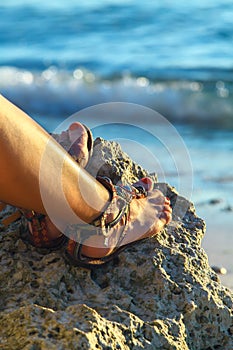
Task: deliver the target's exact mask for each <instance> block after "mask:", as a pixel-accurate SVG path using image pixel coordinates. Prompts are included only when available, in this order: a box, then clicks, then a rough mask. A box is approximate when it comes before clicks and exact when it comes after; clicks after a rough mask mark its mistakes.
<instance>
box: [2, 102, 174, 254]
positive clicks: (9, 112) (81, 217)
mask: <svg viewBox="0 0 233 350" xmlns="http://www.w3.org/2000/svg"><path fill="white" fill-rule="evenodd" d="M45 151H46V152H45ZM45 154H46V160H47V161H46V166H45V167H43V174H42V175H43V176H40V171H41V168H40V166H41V160H42V159H43V157H44V155H45ZM61 164H63V166H62V188H63V191H64V194H65V197H66V200H67V202H68V204H69V206H70V208H71V209H72V211H73V212H74V213H75V214H76V216H75V218H76V219H75V221H73V219H74V218H73V216H71V217H69V216H67V213H64V210H63V206H62V203H64V201H63V197H62V196H61V194H60V191H57V187H56V184H55V183H56V181H54V179H55V178H57V176H58V174H59V173H60V171H61V170H60V169H61ZM80 183H81V184H82V186H81V188H80ZM41 187H42V188H43V192H45V193H47V197H48V198H49V201H50V202H51V203H54V205H53V215H54V216H55V217H57V218H59V220H60V221H63V222H64V224H66V223H74V222H75V223H79V222H82V221H85V222H88V223H89V222H92V221H93V219H95V218H97V217H98V216H99V215H100V214H101V213H102V212H103V211H104V210H105V209H106V207H107V206H108V204H109V200H110V197H111V195H110V194H109V192H108V191H107V190H106V188H105V187H104V186H102V185H101V184H100V183H99V182H98V181H96V180H95V179H94V178H93V177H92V176H90V175H89V174H88V173H87V172H86V171H85V170H83V169H82V168H81V167H80V166H79V165H78V164H77V163H76V162H75V161H74V160H73V159H72V158H71V157H70V156H69V155H68V154H67V152H66V151H65V150H64V149H63V148H62V147H61V146H59V144H58V143H57V142H56V141H55V140H52V139H51V137H50V136H49V135H48V134H47V132H46V131H45V130H44V129H42V128H41V127H40V126H39V125H38V124H37V123H36V122H35V121H33V120H32V119H31V118H30V117H29V116H27V115H26V114H25V113H24V112H22V111H21V110H20V109H18V108H17V107H16V106H14V105H13V104H11V103H10V102H9V101H7V100H6V99H5V98H3V97H2V96H0V200H1V201H4V202H6V203H9V204H12V205H15V206H18V207H22V208H26V209H31V210H35V211H37V212H40V213H44V214H46V209H45V207H44V204H43V200H42V197H41V193H40V188H41ZM83 189H85V199H87V200H85V199H84V198H83V195H82V193H83ZM170 220H171V208H170V206H169V202H168V201H166V199H165V198H164V196H163V195H162V193H161V192H160V191H158V190H155V191H152V192H150V193H149V196H148V197H146V198H142V199H133V200H132V202H131V204H130V223H129V225H128V227H127V235H126V236H125V238H124V240H123V241H122V244H127V243H129V242H132V241H135V240H138V239H141V238H144V237H147V236H151V235H154V234H156V233H158V232H159V231H160V230H161V229H162V228H163V227H164V226H165V225H166V224H167V223H168V222H169V221H170ZM118 230H119V227H118V228H117V227H116V235H117V231H118ZM104 246H105V243H104V238H103V237H101V236H93V237H90V238H88V240H87V241H86V242H85V245H84V251H83V254H84V255H87V256H104V255H107V254H109V253H110V252H111V250H112V249H113V246H111V247H110V248H109V249H108V248H107V249H106V248H104V249H102V248H103V247H104Z"/></svg>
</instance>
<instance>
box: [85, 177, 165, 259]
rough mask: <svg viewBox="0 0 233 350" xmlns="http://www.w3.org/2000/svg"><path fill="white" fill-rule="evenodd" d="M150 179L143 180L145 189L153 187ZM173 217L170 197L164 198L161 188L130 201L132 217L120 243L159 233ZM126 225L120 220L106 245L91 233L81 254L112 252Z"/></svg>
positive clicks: (91, 255)
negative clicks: (145, 181)
mask: <svg viewBox="0 0 233 350" xmlns="http://www.w3.org/2000/svg"><path fill="white" fill-rule="evenodd" d="M146 179H147V178H146ZM149 180H150V179H149ZM149 180H148V181H147V184H145V183H144V188H145V187H146V189H148V188H149V189H150V188H151V183H150V181H149ZM139 182H140V181H139ZM171 218H172V209H171V206H170V200H169V199H168V198H166V197H164V195H163V194H162V192H160V191H159V190H153V191H150V192H149V194H148V196H147V197H145V198H141V199H134V200H133V201H132V202H131V204H130V219H129V222H128V224H127V226H126V228H125V232H124V233H125V236H124V238H123V240H122V241H121V242H120V246H122V245H126V244H129V243H131V242H134V241H137V240H141V239H143V238H147V237H152V236H154V235H156V234H158V233H159V232H160V231H161V230H162V229H163V228H164V227H165V225H167V224H168V223H169V222H170V221H171ZM123 227H124V225H123V223H122V222H120V223H119V224H118V225H117V226H116V227H114V228H112V234H111V236H110V238H109V240H108V245H107V247H106V244H105V242H104V237H103V236H99V235H93V236H91V237H90V238H88V239H87V240H85V241H84V243H83V244H84V245H83V247H82V254H83V255H85V256H88V257H92V258H101V257H104V256H107V255H110V254H111V253H112V252H113V250H114V249H115V248H116V247H117V246H119V245H118V241H119V238H120V235H121V232H122V229H123Z"/></svg>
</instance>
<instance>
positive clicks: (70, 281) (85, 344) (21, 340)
mask: <svg viewBox="0 0 233 350" xmlns="http://www.w3.org/2000/svg"><path fill="white" fill-rule="evenodd" d="M96 145H97V147H96V148H95V151H94V158H93V160H92V161H93V162H96V164H97V166H96V169H98V171H97V172H99V173H101V172H103V173H104V175H108V176H111V177H112V178H113V180H114V181H115V182H117V181H119V179H120V178H121V177H123V180H124V181H130V182H133V181H135V180H137V178H138V177H142V176H145V175H147V172H146V171H145V170H143V169H142V168H141V167H139V166H135V165H133V164H134V163H133V162H132V161H131V160H129V158H125V157H126V156H125V154H123V153H122V151H121V149H120V147H119V146H118V145H116V144H114V143H109V142H105V141H104V140H100V141H99V140H97V141H96ZM100 155H101V157H102V158H99V157H100ZM99 159H100V160H99ZM104 159H107V160H105V161H104ZM98 160H99V162H100V163H101V167H100V166H99V164H100V163H98ZM124 160H126V163H125V164H127V166H125V165H124ZM128 160H129V162H128ZM113 164H114V166H115V167H114V169H115V170H114V171H115V173H113V170H112V165H113ZM89 166H91V164H90V165H89ZM119 169H120V170H119ZM126 170H127V171H126ZM109 171H110V173H109ZM94 172H96V170H94ZM103 173H102V175H103ZM126 174H127V175H126ZM155 186H156V187H157V188H159V189H161V190H162V191H163V192H164V193H166V195H167V196H168V197H170V198H171V201H172V205H173V207H174V208H175V210H174V213H173V220H172V222H171V224H170V225H169V226H168V227H167V228H166V229H165V230H163V231H162V232H161V233H160V234H159V235H157V236H156V237H154V238H151V239H149V240H147V241H143V242H140V243H138V244H137V245H134V246H132V247H130V248H128V249H127V250H125V251H124V252H122V253H121V254H120V255H119V257H118V259H116V260H114V261H113V262H111V263H109V264H108V265H106V266H104V267H102V268H99V269H96V270H94V271H90V270H87V269H83V268H76V267H74V266H71V265H69V264H68V263H67V262H66V260H65V259H64V257H63V256H62V254H61V252H60V251H55V252H54V251H53V252H48V251H45V250H43V249H40V250H38V249H35V248H33V247H31V246H30V245H29V244H27V243H24V242H23V240H22V239H23V237H24V235H23V232H21V231H22V226H21V223H20V221H18V222H16V223H14V224H11V226H10V227H9V228H8V229H7V230H5V229H3V228H2V230H1V232H0V238H1V261H0V266H1V269H0V325H1V332H0V348H1V349H4V350H12V349H14V350H20V349H24V350H39V349H40V350H45V349H46V350H47V349H51V350H53V349H54V350H55V349H56V350H63V349H69V350H73V349H90V350H93V349H109V350H110V349H122V350H132V349H133V350H139V349H148V350H152V349H153V350H166V349H167V350H214V349H221V350H230V349H233V337H232V334H233V317H232V315H233V295H232V292H231V291H230V290H228V289H227V288H225V287H224V286H222V285H221V283H220V280H219V277H218V276H217V274H216V273H215V272H214V271H213V270H212V269H211V267H210V266H209V263H208V257H207V255H206V253H205V251H204V250H203V248H202V247H201V241H202V238H203V235H204V232H205V223H204V221H203V220H202V219H201V218H199V217H198V216H197V215H196V213H195V208H194V206H193V204H192V203H190V202H188V201H187V200H186V199H185V198H183V197H181V196H179V194H178V193H177V192H176V191H175V189H174V188H172V187H171V186H169V185H166V184H161V183H157V184H156V185H155ZM177 203H178V204H179V205H177ZM182 208H183V209H184V208H185V209H187V210H186V213H185V215H183V214H182V213H183V212H184V210H183V209H182ZM12 210H14V209H13V208H12V207H10V206H8V207H7V208H6V209H5V211H4V212H3V213H2V214H1V215H3V216H6V215H7V213H8V212H9V211H11V212H12Z"/></svg>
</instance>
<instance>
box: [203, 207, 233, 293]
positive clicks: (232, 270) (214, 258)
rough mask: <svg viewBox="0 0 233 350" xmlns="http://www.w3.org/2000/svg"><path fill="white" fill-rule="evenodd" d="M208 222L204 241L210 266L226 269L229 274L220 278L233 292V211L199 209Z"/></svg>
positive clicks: (212, 208) (214, 208)
mask: <svg viewBox="0 0 233 350" xmlns="http://www.w3.org/2000/svg"><path fill="white" fill-rule="evenodd" d="M197 213H198V215H200V216H201V217H202V218H203V219H205V221H206V234H205V236H204V238H203V241H202V246H203V248H204V249H205V251H206V253H207V255H208V258H209V264H210V266H217V267H220V268H221V267H224V268H225V269H226V270H227V272H226V274H224V275H222V274H219V277H220V279H221V281H222V284H223V285H224V286H226V287H228V288H230V289H231V290H233V234H232V233H233V226H232V223H233V211H230V210H229V211H226V210H222V209H220V208H219V207H218V206H214V205H212V206H208V208H202V209H200V208H197Z"/></svg>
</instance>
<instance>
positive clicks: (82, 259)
mask: <svg viewBox="0 0 233 350" xmlns="http://www.w3.org/2000/svg"><path fill="white" fill-rule="evenodd" d="M97 180H98V181H99V182H101V183H102V184H103V186H104V187H105V188H107V190H108V191H109V192H110V193H111V194H112V198H111V202H110V204H109V206H108V208H107V209H106V211H105V212H104V213H102V214H101V215H100V217H99V218H97V219H95V220H94V221H93V222H92V223H90V224H86V225H85V224H84V225H69V227H68V229H67V236H68V237H70V238H69V240H68V244H67V246H66V250H65V257H66V258H67V259H68V261H69V262H71V263H72V264H73V265H75V266H81V267H85V268H94V267H98V266H102V265H104V264H106V263H108V262H109V261H111V260H113V259H114V258H116V257H117V256H118V254H119V253H120V252H122V251H123V250H124V249H126V248H128V247H130V246H132V245H134V244H135V243H136V242H138V240H137V241H133V242H130V243H128V244H125V245H122V244H121V243H122V241H123V239H124V237H125V235H126V228H127V225H128V223H129V220H130V203H131V201H132V199H134V198H137V199H139V198H144V197H146V196H147V194H148V191H149V188H151V187H152V185H153V182H152V180H151V179H149V178H143V179H141V180H140V181H139V182H138V183H136V184H134V185H132V186H114V185H113V184H112V181H111V180H110V179H109V178H107V177H97ZM142 183H143V185H142ZM148 183H149V184H148ZM147 187H148V190H147ZM116 208H117V209H118V211H119V212H118V215H117V216H116V217H115V219H113V220H112V221H110V222H109V220H108V218H109V216H110V215H111V213H113V212H114V209H116ZM116 225H119V227H120V228H121V230H120V233H119V234H118V238H117V241H116V243H115V244H114V249H113V251H112V252H111V253H110V254H109V255H105V256H103V257H100V258H92V257H88V256H84V255H83V254H82V249H83V247H84V246H85V244H84V241H86V240H87V239H88V238H89V237H90V236H93V235H96V234H97V235H103V236H104V245H105V246H108V243H109V239H111V236H112V233H113V230H112V228H115V227H116ZM144 239H147V238H142V239H140V241H142V240H144Z"/></svg>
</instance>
